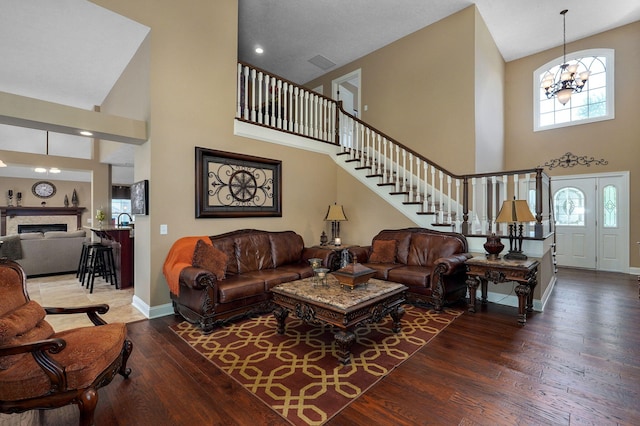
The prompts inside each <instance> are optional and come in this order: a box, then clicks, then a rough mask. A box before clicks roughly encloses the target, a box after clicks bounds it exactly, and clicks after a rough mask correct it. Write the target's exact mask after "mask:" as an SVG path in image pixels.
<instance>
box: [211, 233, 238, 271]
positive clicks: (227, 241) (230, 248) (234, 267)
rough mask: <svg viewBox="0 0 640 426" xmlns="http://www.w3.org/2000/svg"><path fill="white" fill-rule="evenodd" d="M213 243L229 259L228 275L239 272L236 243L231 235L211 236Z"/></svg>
mask: <svg viewBox="0 0 640 426" xmlns="http://www.w3.org/2000/svg"><path fill="white" fill-rule="evenodd" d="M210 239H211V244H213V246H214V247H215V248H217V249H218V250H220V251H222V252H224V253H225V254H226V255H227V258H228V259H229V260H228V261H227V275H230V274H237V273H238V262H237V260H236V243H235V241H234V240H233V238H231V237H225V238H210Z"/></svg>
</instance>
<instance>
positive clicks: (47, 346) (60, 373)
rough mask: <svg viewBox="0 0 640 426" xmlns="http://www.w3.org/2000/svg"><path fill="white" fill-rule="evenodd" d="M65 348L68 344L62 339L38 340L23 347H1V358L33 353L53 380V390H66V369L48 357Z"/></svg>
mask: <svg viewBox="0 0 640 426" xmlns="http://www.w3.org/2000/svg"><path fill="white" fill-rule="evenodd" d="M65 346H67V343H66V342H65V341H64V340H63V339H60V338H55V339H46V340H38V341H36V342H29V343H24V344H21V345H11V346H2V347H0V357H1V356H8V355H18V354H23V353H31V355H33V359H35V361H36V363H37V364H38V366H39V367H40V368H41V369H42V370H43V371H44V372H45V374H46V375H47V376H48V377H49V380H51V389H54V390H65V389H66V388H67V378H66V376H65V374H64V368H62V366H61V365H60V364H58V363H57V362H56V361H55V360H54V359H52V358H51V357H49V355H48V354H49V353H52V354H57V353H59V352H60V351H61V350H62V349H64V347H65Z"/></svg>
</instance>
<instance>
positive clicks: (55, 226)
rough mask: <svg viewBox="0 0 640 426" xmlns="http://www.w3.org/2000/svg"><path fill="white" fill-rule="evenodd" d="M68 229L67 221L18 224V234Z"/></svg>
mask: <svg viewBox="0 0 640 426" xmlns="http://www.w3.org/2000/svg"><path fill="white" fill-rule="evenodd" d="M48 231H65V232H66V231H67V224H66V223H41V224H35V225H18V234H24V233H27V232H43V233H44V232H48Z"/></svg>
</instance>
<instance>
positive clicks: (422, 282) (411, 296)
mask: <svg viewBox="0 0 640 426" xmlns="http://www.w3.org/2000/svg"><path fill="white" fill-rule="evenodd" d="M349 251H350V253H351V255H352V256H353V257H354V260H357V262H359V263H361V264H363V265H365V266H367V267H369V268H371V269H375V270H376V275H375V277H374V278H379V279H382V280H387V281H393V282H398V283H401V284H404V285H406V286H407V287H409V290H408V291H407V301H408V302H409V303H413V304H425V303H426V304H431V305H433V306H434V308H435V309H436V310H437V311H439V310H441V309H442V306H443V304H444V303H445V302H446V301H454V300H457V299H459V298H461V297H464V296H465V294H466V289H467V286H466V283H465V279H466V269H465V265H464V262H465V260H467V259H469V258H470V257H471V255H470V254H469V253H468V251H469V250H468V245H467V239H466V238H465V237H464V236H463V235H462V234H458V233H455V232H440V231H434V230H431V229H426V228H406V229H395V230H394V229H387V230H384V231H381V232H380V233H379V234H378V235H376V236H375V237H373V240H372V242H371V245H370V246H361V247H353V248H351V249H349Z"/></svg>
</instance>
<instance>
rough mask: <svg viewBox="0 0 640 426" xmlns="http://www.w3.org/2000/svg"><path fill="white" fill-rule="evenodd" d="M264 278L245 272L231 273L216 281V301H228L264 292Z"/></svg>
mask: <svg viewBox="0 0 640 426" xmlns="http://www.w3.org/2000/svg"><path fill="white" fill-rule="evenodd" d="M264 292H265V291H264V280H263V279H261V278H254V277H249V276H247V275H246V274H242V275H233V276H231V277H229V278H227V279H226V280H224V281H220V282H219V283H218V301H219V302H220V303H229V302H233V301H235V300H239V299H246V298H247V297H252V296H257V295H260V294H264Z"/></svg>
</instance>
